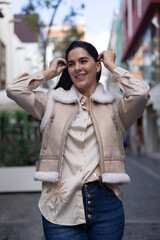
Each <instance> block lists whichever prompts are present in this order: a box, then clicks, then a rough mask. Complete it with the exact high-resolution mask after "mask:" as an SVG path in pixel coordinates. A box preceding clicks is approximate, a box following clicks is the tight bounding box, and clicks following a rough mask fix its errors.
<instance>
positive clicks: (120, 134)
mask: <svg viewBox="0 0 160 240" xmlns="http://www.w3.org/2000/svg"><path fill="white" fill-rule="evenodd" d="M113 122H114V125H115V129H116V135H117V141H118V145H119V149H120V152H121V154H122V155H124V147H123V134H122V131H121V129H120V126H119V124H118V122H117V119H115V118H113Z"/></svg>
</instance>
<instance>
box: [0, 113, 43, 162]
mask: <svg viewBox="0 0 160 240" xmlns="http://www.w3.org/2000/svg"><path fill="white" fill-rule="evenodd" d="M39 136H40V133H39V120H37V119H35V118H34V117H32V116H31V115H29V114H27V113H26V112H24V111H21V110H17V111H14V112H7V111H2V112H0V166H1V167H3V166H28V165H34V164H35V162H36V160H38V157H39V151H40V141H39V139H40V138H39Z"/></svg>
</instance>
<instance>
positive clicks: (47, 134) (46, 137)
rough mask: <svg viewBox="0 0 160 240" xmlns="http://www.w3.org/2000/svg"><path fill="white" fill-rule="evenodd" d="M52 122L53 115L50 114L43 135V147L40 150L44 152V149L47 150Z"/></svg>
mask: <svg viewBox="0 0 160 240" xmlns="http://www.w3.org/2000/svg"><path fill="white" fill-rule="evenodd" d="M53 120H54V114H52V115H51V116H50V119H49V123H48V124H47V129H46V133H45V136H44V139H43V143H42V146H43V149H42V150H46V148H47V144H48V139H49V134H50V130H51V124H52V123H53Z"/></svg>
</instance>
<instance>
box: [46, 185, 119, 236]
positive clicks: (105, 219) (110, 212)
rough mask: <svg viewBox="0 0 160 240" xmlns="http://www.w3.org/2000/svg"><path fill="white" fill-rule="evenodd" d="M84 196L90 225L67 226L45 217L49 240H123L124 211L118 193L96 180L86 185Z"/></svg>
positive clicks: (83, 191)
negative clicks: (52, 221)
mask: <svg viewBox="0 0 160 240" xmlns="http://www.w3.org/2000/svg"><path fill="white" fill-rule="evenodd" d="M82 195H83V203H84V209H85V217H86V223H85V224H80V225H75V226H64V225H57V224H53V223H50V222H49V221H47V220H46V219H45V218H44V217H42V221H43V229H44V234H45V238H46V240H72V239H73V240H122V237H123V231H124V211H123V205H122V202H121V201H120V200H119V198H118V197H117V196H116V195H115V194H114V192H113V191H112V190H111V189H110V188H108V187H107V186H106V185H104V184H103V186H100V185H99V182H98V181H96V182H92V183H89V184H85V185H84V186H83V188H82Z"/></svg>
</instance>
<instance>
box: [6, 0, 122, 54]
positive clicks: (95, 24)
mask: <svg viewBox="0 0 160 240" xmlns="http://www.w3.org/2000/svg"><path fill="white" fill-rule="evenodd" d="M27 2H28V0H11V1H10V3H11V8H12V10H13V13H14V14H19V13H20V12H21V8H22V7H23V6H24V5H25V4H26V3H27ZM82 2H83V3H84V4H85V9H84V10H83V11H82V13H83V15H82V16H79V17H78V18H77V19H76V21H77V23H84V24H85V29H86V30H85V31H86V34H85V40H86V41H88V42H90V43H92V44H93V45H94V46H95V47H96V48H97V50H98V51H99V52H101V51H103V50H106V49H107V46H108V41H109V36H110V31H111V27H112V20H113V16H114V12H115V10H116V9H118V8H119V2H120V0H98V1H97V0H76V1H74V0H64V2H63V3H62V5H61V6H60V7H59V9H58V11H57V14H56V17H55V21H54V23H57V24H58V23H61V22H62V20H63V18H64V16H65V14H66V13H67V12H68V11H69V9H70V6H71V5H73V6H75V7H76V8H78V7H79V6H80V4H81V3H82ZM38 12H39V14H40V18H41V19H42V20H43V21H44V22H45V23H49V21H50V16H51V11H49V10H42V9H41V10H39V11H38Z"/></svg>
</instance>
